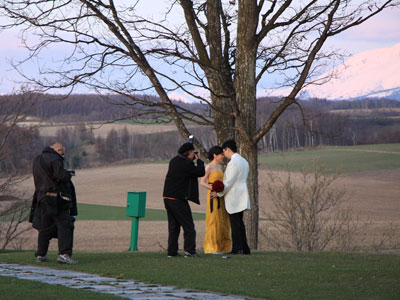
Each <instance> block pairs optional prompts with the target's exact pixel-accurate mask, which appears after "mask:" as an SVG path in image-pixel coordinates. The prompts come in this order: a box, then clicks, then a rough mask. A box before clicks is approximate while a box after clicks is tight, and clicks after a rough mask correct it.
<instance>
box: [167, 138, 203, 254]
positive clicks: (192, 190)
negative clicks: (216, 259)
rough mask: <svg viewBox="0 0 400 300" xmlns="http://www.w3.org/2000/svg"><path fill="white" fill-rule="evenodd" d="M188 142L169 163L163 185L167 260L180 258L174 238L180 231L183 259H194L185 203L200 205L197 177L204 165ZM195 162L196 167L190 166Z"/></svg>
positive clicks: (193, 232)
mask: <svg viewBox="0 0 400 300" xmlns="http://www.w3.org/2000/svg"><path fill="white" fill-rule="evenodd" d="M199 157H200V155H199V153H198V152H195V151H194V146H193V143H192V142H191V140H190V139H189V143H185V144H183V145H182V146H181V147H180V148H179V150H178V155H177V156H175V157H174V158H173V159H171V161H170V162H169V167H168V172H167V175H166V178H165V183H164V192H163V197H164V205H165V209H166V210H167V215H168V257H176V256H180V255H179V253H178V238H179V233H180V228H181V227H182V228H183V231H184V250H185V257H197V256H199V255H198V254H197V253H196V230H195V227H194V222H193V217H192V210H191V209H190V206H189V203H188V201H193V202H194V203H196V204H200V201H199V184H198V178H199V177H203V176H204V174H205V169H204V162H203V161H202V160H201V159H200V158H199ZM194 160H197V161H196V164H195V163H194Z"/></svg>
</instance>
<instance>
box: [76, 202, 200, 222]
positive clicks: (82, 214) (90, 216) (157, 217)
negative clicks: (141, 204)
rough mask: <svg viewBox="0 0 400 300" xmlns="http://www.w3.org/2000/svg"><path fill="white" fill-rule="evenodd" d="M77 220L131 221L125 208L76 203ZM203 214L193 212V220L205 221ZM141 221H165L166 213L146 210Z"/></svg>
mask: <svg viewBox="0 0 400 300" xmlns="http://www.w3.org/2000/svg"><path fill="white" fill-rule="evenodd" d="M78 213H79V214H78V216H77V220H78V221H79V220H102V221H111V220H131V219H132V218H131V217H127V216H126V208H125V207H121V206H108V205H98V204H86V203H78ZM205 218H206V215H205V214H204V213H196V212H193V219H194V220H205ZM140 220H141V221H167V213H166V211H165V210H164V209H151V208H147V209H146V214H145V217H144V218H140Z"/></svg>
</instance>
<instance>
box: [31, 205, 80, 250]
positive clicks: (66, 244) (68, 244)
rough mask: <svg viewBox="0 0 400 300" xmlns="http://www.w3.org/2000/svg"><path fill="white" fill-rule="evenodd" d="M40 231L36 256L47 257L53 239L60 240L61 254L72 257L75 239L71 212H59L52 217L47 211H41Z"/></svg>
mask: <svg viewBox="0 0 400 300" xmlns="http://www.w3.org/2000/svg"><path fill="white" fill-rule="evenodd" d="M40 214H41V215H40V218H41V220H40V229H39V235H38V250H37V252H36V253H35V256H46V254H47V250H48V249H49V243H50V240H51V239H52V238H58V252H59V254H68V255H70V256H71V255H72V247H73V239H74V222H73V218H72V217H71V216H70V214H69V210H59V212H58V215H56V216H52V215H48V214H47V213H46V210H45V209H41V210H40Z"/></svg>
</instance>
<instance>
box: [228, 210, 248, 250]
mask: <svg viewBox="0 0 400 300" xmlns="http://www.w3.org/2000/svg"><path fill="white" fill-rule="evenodd" d="M229 220H230V221H231V231H232V252H233V253H235V252H238V251H243V254H250V248H249V245H248V244H247V237H246V228H245V227H244V223H243V211H241V212H238V213H235V214H230V215H229Z"/></svg>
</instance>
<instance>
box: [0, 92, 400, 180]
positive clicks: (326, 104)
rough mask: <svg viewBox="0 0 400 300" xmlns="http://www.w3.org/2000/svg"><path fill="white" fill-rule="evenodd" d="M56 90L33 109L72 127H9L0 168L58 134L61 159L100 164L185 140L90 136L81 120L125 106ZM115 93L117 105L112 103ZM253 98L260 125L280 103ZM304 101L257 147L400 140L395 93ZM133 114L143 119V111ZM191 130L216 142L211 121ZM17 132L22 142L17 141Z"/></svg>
mask: <svg viewBox="0 0 400 300" xmlns="http://www.w3.org/2000/svg"><path fill="white" fill-rule="evenodd" d="M10 97H11V98H10ZM13 97H14V99H13ZM18 97H19V96H18V95H14V96H0V104H1V105H2V107H3V109H2V112H1V114H6V113H7V114H12V113H13V112H12V111H11V110H12V108H13V106H12V105H9V103H10V102H7V101H14V100H16V99H17V98H18ZM54 97H59V98H60V97H61V96H54ZM54 97H52V96H51V95H46V96H43V98H42V97H41V96H40V95H36V98H37V99H38V101H41V105H38V106H37V107H36V108H35V110H32V111H31V112H30V114H31V115H34V116H36V117H38V118H40V119H43V120H44V121H45V120H51V121H54V122H72V123H81V124H80V125H76V126H73V127H72V129H71V127H70V126H69V127H66V128H61V129H60V130H58V132H57V134H56V137H44V136H40V135H39V130H38V128H24V127H16V128H14V130H13V131H12V132H11V134H10V136H9V138H8V152H9V154H8V159H7V160H2V161H1V163H0V172H6V173H10V172H15V171H16V170H23V171H24V172H30V168H31V162H32V160H33V158H34V157H35V155H37V154H38V153H40V151H41V150H42V149H43V147H44V146H47V145H50V144H51V143H52V142H53V141H55V140H59V141H62V142H63V143H64V144H65V146H66V148H67V155H66V164H67V166H68V167H69V168H86V167H93V166H101V165H105V164H110V163H116V162H120V161H132V162H139V161H159V160H168V159H170V158H171V157H173V156H174V155H175V154H176V149H177V148H178V147H179V145H180V144H181V143H183V142H184V140H183V139H182V137H181V136H180V135H179V134H178V133H177V132H176V131H171V132H164V133H153V134H132V133H129V131H128V130H127V129H126V128H125V129H123V130H119V131H117V130H111V131H110V132H109V133H108V134H107V136H106V137H95V136H94V134H93V132H92V131H90V130H88V129H87V127H86V126H85V125H84V124H83V122H90V121H99V122H101V121H109V120H115V119H120V118H121V119H123V118H125V117H126V116H127V112H126V110H127V108H126V107H124V105H123V99H122V98H121V97H115V98H111V97H108V98H106V99H105V98H103V97H101V96H97V95H71V96H69V97H67V98H65V99H64V98H62V99H59V100H52V99H53V98H54ZM111 100H112V101H114V102H113V104H111V103H110V101H111ZM118 101H119V104H120V105H116V104H115V103H117V102H118ZM185 105H186V107H187V109H193V110H201V109H204V107H203V106H202V105H201V104H185ZM257 105H258V108H257V113H258V115H257V120H258V124H259V126H260V125H261V124H262V121H263V120H265V119H266V118H268V116H269V114H271V113H272V112H273V111H274V109H275V108H276V106H277V105H279V99H274V98H261V99H259V101H258V104H257ZM301 107H302V108H301V109H300V108H299V107H295V106H293V107H290V108H289V109H287V110H286V111H285V112H284V113H283V115H282V117H281V118H280V119H279V120H278V121H277V122H276V124H275V125H274V126H273V128H272V130H270V132H269V133H268V134H266V135H265V136H264V137H263V138H262V140H261V141H260V142H259V144H258V147H259V150H260V151H261V152H274V151H288V150H293V149H299V148H309V147H316V146H320V145H338V146H345V145H360V144H378V143H400V102H398V101H392V100H382V99H381V100H373V99H372V100H371V99H366V100H356V101H340V102H337V101H327V100H318V99H314V100H308V101H302V102H301ZM382 108H384V109H382ZM358 109H363V110H364V111H365V110H366V109H368V111H367V113H362V114H361V113H360V114H359V113H357V112H354V110H358ZM6 110H10V111H6ZM346 111H348V113H346ZM336 112H337V113H336ZM128 114H129V113H128ZM132 115H134V114H132ZM124 116H125V117H124ZM127 118H128V117H127ZM147 118H151V116H147ZM138 121H143V122H145V121H146V120H145V119H143V118H142V119H140V120H138ZM147 121H148V120H147ZM165 121H166V122H167V120H165ZM2 126H3V127H4V126H7V125H6V124H2ZM127 126H130V125H127ZM2 132H6V131H5V130H3V131H2ZM193 132H194V134H195V136H196V138H197V139H198V140H200V141H201V142H202V144H203V145H205V146H206V147H208V148H209V147H211V146H213V145H214V144H216V141H217V139H216V135H215V133H214V131H213V130H212V128H200V127H199V128H195V129H194V131H193ZM21 140H23V141H27V142H26V143H23V144H21V143H19V141H21Z"/></svg>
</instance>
